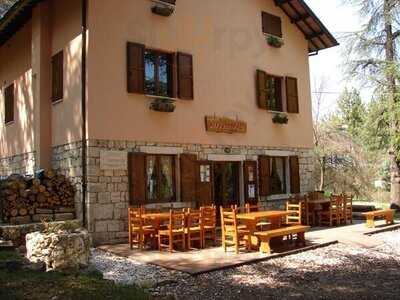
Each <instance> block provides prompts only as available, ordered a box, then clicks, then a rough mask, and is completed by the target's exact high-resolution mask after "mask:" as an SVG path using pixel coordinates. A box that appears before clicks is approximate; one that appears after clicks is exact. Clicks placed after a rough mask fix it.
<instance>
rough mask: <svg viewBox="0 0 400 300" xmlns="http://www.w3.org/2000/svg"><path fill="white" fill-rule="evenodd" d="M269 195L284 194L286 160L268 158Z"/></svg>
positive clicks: (282, 158)
mask: <svg viewBox="0 0 400 300" xmlns="http://www.w3.org/2000/svg"><path fill="white" fill-rule="evenodd" d="M269 159H270V162H269V181H270V182H269V193H268V194H269V195H281V194H286V158H285V157H270V158H269Z"/></svg>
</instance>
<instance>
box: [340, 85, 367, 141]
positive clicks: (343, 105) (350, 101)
mask: <svg viewBox="0 0 400 300" xmlns="http://www.w3.org/2000/svg"><path fill="white" fill-rule="evenodd" d="M338 115H339V119H340V123H341V125H342V127H343V128H345V129H346V131H347V132H348V133H349V135H350V136H351V137H352V138H353V139H356V140H358V139H359V137H360V133H361V130H362V128H363V123H364V121H365V117H366V109H365V106H364V104H363V102H362V100H361V96H360V93H359V91H358V90H356V89H355V88H352V89H350V90H349V89H347V88H346V89H345V90H344V91H343V93H342V94H341V95H340V97H339V100H338Z"/></svg>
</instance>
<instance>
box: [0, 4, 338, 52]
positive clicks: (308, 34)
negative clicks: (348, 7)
mask: <svg viewBox="0 0 400 300" xmlns="http://www.w3.org/2000/svg"><path fill="white" fill-rule="evenodd" d="M41 1H43V0H17V1H16V3H15V4H14V5H13V6H12V7H11V8H10V9H9V10H8V11H7V12H6V13H5V14H4V16H3V17H2V18H1V19H0V46H1V45H3V44H4V43H5V42H6V41H7V40H8V39H10V38H11V37H12V35H13V34H15V32H17V31H18V30H19V29H20V28H21V27H22V26H23V25H24V24H25V23H26V22H27V21H28V20H29V19H30V18H31V16H32V9H33V7H34V6H35V5H36V4H37V3H39V2H41ZM274 2H275V4H276V5H277V6H279V7H280V8H281V9H282V10H283V11H284V12H285V14H286V15H287V16H288V17H289V18H290V20H291V21H292V23H293V24H295V25H296V26H297V27H298V28H299V29H300V31H301V32H302V33H303V34H304V36H305V38H306V39H307V40H308V49H309V52H310V53H314V52H318V51H320V50H324V49H327V48H331V47H335V46H337V45H339V43H338V42H337V40H336V39H335V38H334V37H333V35H332V34H331V33H330V32H329V30H328V29H327V28H326V27H325V26H324V24H322V22H321V21H320V19H319V18H318V17H317V16H316V15H315V14H314V12H313V11H312V10H311V8H310V7H309V6H308V5H307V4H306V3H305V2H304V0H274Z"/></svg>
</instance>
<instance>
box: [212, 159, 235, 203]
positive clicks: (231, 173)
mask: <svg viewBox="0 0 400 300" xmlns="http://www.w3.org/2000/svg"><path fill="white" fill-rule="evenodd" d="M239 168H240V163H238V162H214V203H215V205H216V206H217V208H218V207H220V206H222V207H229V206H231V205H235V204H237V205H239V203H240V201H239V199H240V197H239Z"/></svg>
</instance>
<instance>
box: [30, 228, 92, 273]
mask: <svg viewBox="0 0 400 300" xmlns="http://www.w3.org/2000/svg"><path fill="white" fill-rule="evenodd" d="M26 248H27V254H26V257H27V259H28V260H29V261H30V262H32V263H40V262H43V263H45V265H46V270H47V271H50V270H65V269H77V268H80V267H82V266H87V265H88V262H89V254H90V237H89V234H88V232H87V231H86V230H84V229H80V230H77V231H75V232H72V233H70V232H63V231H61V232H59V233H42V232H33V233H29V234H27V235H26Z"/></svg>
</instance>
